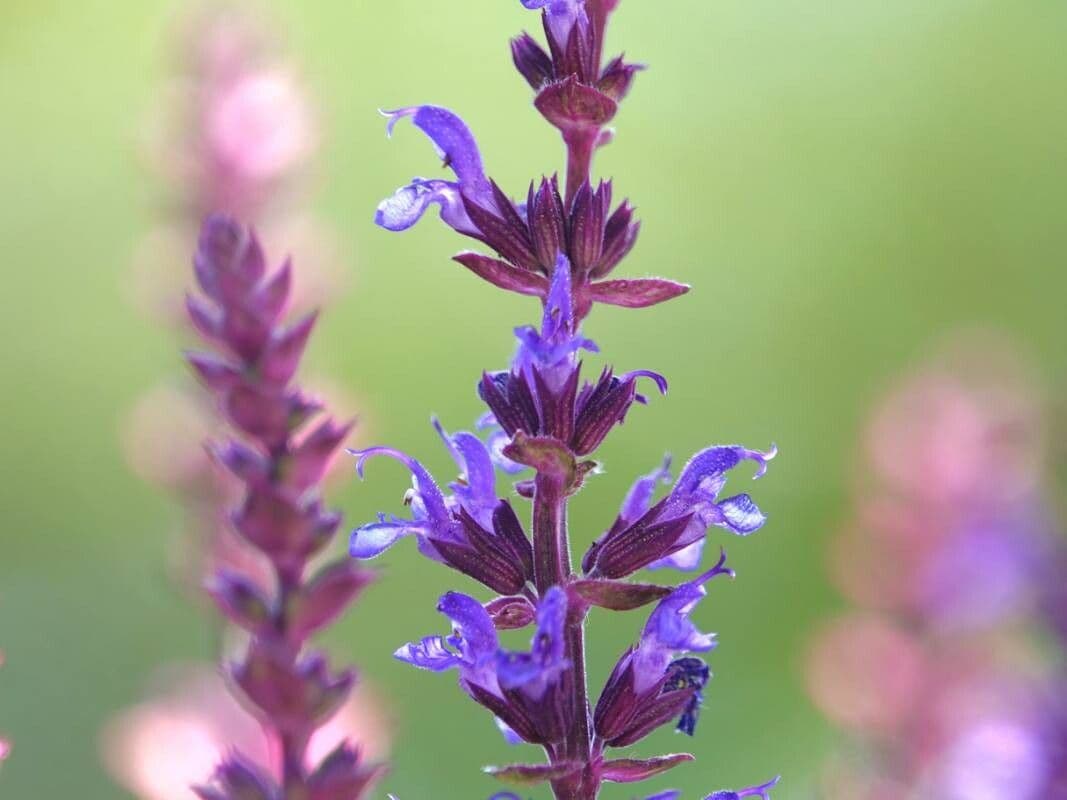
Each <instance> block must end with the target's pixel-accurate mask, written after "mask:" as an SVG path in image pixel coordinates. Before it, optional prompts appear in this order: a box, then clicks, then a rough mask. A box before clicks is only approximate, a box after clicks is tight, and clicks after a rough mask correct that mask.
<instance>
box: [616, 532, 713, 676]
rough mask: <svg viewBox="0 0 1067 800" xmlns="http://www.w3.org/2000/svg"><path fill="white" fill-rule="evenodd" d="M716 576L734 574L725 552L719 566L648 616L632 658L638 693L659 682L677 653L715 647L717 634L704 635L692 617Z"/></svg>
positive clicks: (675, 593) (678, 592) (661, 602)
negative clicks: (728, 564) (706, 587)
mask: <svg viewBox="0 0 1067 800" xmlns="http://www.w3.org/2000/svg"><path fill="white" fill-rule="evenodd" d="M717 575H729V576H731V577H732V576H733V571H732V570H730V569H728V568H727V567H726V554H725V552H724V553H723V554H722V555H721V557H720V558H719V563H717V564H716V565H715V566H714V567H712V568H711V569H710V570H708V571H707V572H705V573H704V574H703V575H701V576H699V577H698V578H696V579H695V580H692V581H689V582H688V583H683V584H682V585H681V586H679V587H678V588H677V589H675V590H674V591H673V592H671V593H670V594H669V595H667V596H666V597H665V598H663V599H662V600H660V602H659V604H658V605H657V606H656V608H655V610H654V611H653V612H652V614H651V615H649V618H648V622H647V623H646V624H645V629H644V631H643V632H642V634H641V643H640V644H639V645H638V647H637V649H636V650H635V651H634V655H633V659H634V677H635V685H636V686H637V690H638V691H644V690H645V689H646V688H647V687H648V686H650V685H652V684H653V683H655V682H656V681H658V680H659V679H660V678H661V677H662V676H663V674H664V672H665V671H666V669H667V666H668V665H669V664H670V663H671V661H673V660H674V656H675V654H676V653H678V652H682V651H684V652H690V653H702V652H707V651H708V650H712V649H714V648H715V634H713V633H702V632H701V631H700V630H698V629H697V627H696V625H694V624H693V622H692V621H691V620H690V619H689V615H690V614H691V613H692V612H693V609H694V608H696V605H697V603H699V602H700V600H701V599H703V598H704V597H705V595H707V590H705V588H704V584H705V583H707V582H708V581H709V580H711V579H712V578H714V577H715V576H717Z"/></svg>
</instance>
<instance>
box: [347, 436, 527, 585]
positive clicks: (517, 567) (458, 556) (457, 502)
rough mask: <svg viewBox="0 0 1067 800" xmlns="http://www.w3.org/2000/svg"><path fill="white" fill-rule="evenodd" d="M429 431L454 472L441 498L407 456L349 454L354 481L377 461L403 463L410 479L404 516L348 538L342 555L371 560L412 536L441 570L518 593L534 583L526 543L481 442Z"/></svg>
mask: <svg viewBox="0 0 1067 800" xmlns="http://www.w3.org/2000/svg"><path fill="white" fill-rule="evenodd" d="M434 426H435V428H436V429H437V431H438V433H439V434H440V435H441V438H442V439H443V440H444V442H445V444H446V446H447V447H448V450H449V453H450V454H451V455H452V457H453V458H454V459H455V461H456V463H457V465H458V466H459V468H460V477H459V480H457V481H455V482H453V483H451V484H450V485H449V488H451V489H452V491H453V494H451V495H449V496H447V497H446V496H445V495H444V494H443V493H442V491H441V489H440V487H439V486H438V485H437V482H436V481H434V479H433V476H431V475H430V473H429V472H428V471H427V470H426V468H425V467H423V466H422V464H420V463H419V462H418V461H416V460H415V459H414V458H411V457H410V456H408V455H405V454H404V453H401V452H400V451H398V450H394V449H392V448H389V447H372V448H369V449H367V450H362V451H358V452H354V454H355V455H356V456H358V461H357V462H356V468H357V470H358V471H359V474H360V476H361V477H362V476H363V469H364V466H365V464H366V462H367V460H368V459H369V458H371V457H373V456H378V455H384V456H388V457H390V458H394V459H396V460H397V461H400V462H401V463H402V464H404V465H405V466H406V467H407V468H408V469H409V470H411V474H412V488H411V490H410V491H409V492H408V493H407V495H406V496H405V503H406V504H407V505H408V506H409V507H410V508H411V517H410V518H408V519H402V518H399V517H395V516H392V517H387V516H386V515H384V514H380V515H379V518H378V521H377V522H372V523H369V524H367V525H362V526H360V527H359V528H356V529H355V530H354V531H353V532H352V537H351V541H350V545H349V552H350V553H351V554H352V555H353V556H354V557H356V558H361V559H366V558H375V557H377V556H379V555H381V554H382V553H384V552H385V551H386V550H388V549H389V548H390V547H392V546H393V545H394V544H395V543H396V542H397V541H399V540H400V539H402V538H404V537H406V536H414V537H415V538H416V541H417V542H418V547H419V550H420V552H422V554H423V555H425V556H426V557H428V558H430V559H432V560H434V561H438V562H441V563H443V564H448V565H449V566H450V567H452V568H453V569H456V570H458V571H460V572H463V573H465V574H466V575H469V576H470V577H472V578H474V579H475V580H477V581H480V582H481V583H483V584H485V585H486V586H488V587H489V588H491V589H493V590H495V591H498V592H501V593H502V594H517V593H519V592H521V591H522V590H523V588H524V587H525V585H526V583H527V581H529V580H532V577H533V556H532V552H531V550H530V541H529V539H528V538H527V536H526V533H525V531H524V530H523V529H522V523H521V522H519V519H518V517H517V516H516V515H515V511H514V509H513V508H512V507H511V504H510V503H508V501H506V500H501V499H498V498H497V496H496V489H495V474H494V469H493V461H492V458H491V456H490V454H489V451H488V450H487V449H486V447H485V445H484V444H483V443H482V441H481V440H480V439H479V438H478V437H477V436H475V435H474V434H472V433H467V432H461V433H457V434H455V435H454V436H449V435H448V434H447V433H446V432H445V430H444V428H442V427H441V425H440V423H439V422H437V421H436V420H435V421H434Z"/></svg>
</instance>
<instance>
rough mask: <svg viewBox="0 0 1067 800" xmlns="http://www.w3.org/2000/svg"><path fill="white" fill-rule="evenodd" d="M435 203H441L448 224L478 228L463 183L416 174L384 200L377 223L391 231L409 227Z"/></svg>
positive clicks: (464, 229) (462, 229) (467, 230)
mask: <svg viewBox="0 0 1067 800" xmlns="http://www.w3.org/2000/svg"><path fill="white" fill-rule="evenodd" d="M435 203H436V204H437V205H438V206H440V208H441V219H442V220H443V221H444V223H445V224H446V225H448V226H449V227H451V228H453V229H455V230H457V231H459V232H460V233H465V234H472V233H475V232H476V230H477V229H476V228H475V226H474V223H473V222H471V220H470V217H469V216H467V210H466V209H465V208H464V206H463V199H462V197H461V196H460V190H459V184H457V183H452V182H451V181H443V180H426V179H425V178H415V179H414V180H413V181H412V182H411V183H409V184H408V185H407V186H401V187H400V188H399V189H397V190H396V192H395V193H394V194H393V195H392V196H391V197H387V198H386V199H385V200H382V202H381V203H379V204H378V209H377V211H376V212H375V214H374V224H376V225H378V226H379V227H382V228H385V229H386V230H387V231H394V232H399V231H406V230H407V229H408V228H410V227H412V226H413V225H414V224H415V223H416V222H418V221H419V220H420V219H422V215H423V214H425V213H426V211H427V209H428V208H429V207H430V206H431V205H433V204H435Z"/></svg>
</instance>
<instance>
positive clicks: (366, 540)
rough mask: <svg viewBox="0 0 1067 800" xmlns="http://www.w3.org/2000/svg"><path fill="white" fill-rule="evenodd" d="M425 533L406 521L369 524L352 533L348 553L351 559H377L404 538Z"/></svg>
mask: <svg viewBox="0 0 1067 800" xmlns="http://www.w3.org/2000/svg"><path fill="white" fill-rule="evenodd" d="M425 531H426V528H425V527H423V526H420V525H418V524H417V523H414V522H411V521H408V520H395V521H387V520H381V521H379V522H370V523H368V524H366V525H361V526H360V527H358V528H356V529H355V530H354V531H352V538H351V540H350V542H349V545H348V552H349V553H350V554H351V555H352V557H353V558H377V557H378V556H380V555H381V554H382V553H384V552H385V551H386V550H388V549H389V548H390V547H392V546H393V545H394V544H396V543H397V542H398V541H400V540H401V539H402V538H404V537H405V536H413V535H415V534H419V533H425Z"/></svg>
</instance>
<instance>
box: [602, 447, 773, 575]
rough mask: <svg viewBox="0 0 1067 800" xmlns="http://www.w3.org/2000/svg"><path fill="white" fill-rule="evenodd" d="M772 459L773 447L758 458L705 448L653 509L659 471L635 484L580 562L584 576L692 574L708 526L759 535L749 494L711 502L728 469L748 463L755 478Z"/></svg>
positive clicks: (739, 450) (759, 521)
mask: <svg viewBox="0 0 1067 800" xmlns="http://www.w3.org/2000/svg"><path fill="white" fill-rule="evenodd" d="M776 454H777V450H776V449H774V448H771V450H769V451H768V452H766V453H762V452H759V451H756V450H748V449H746V448H743V447H739V446H736V445H734V446H730V447H710V448H708V449H707V450H703V451H701V452H700V453H697V454H696V455H695V456H693V458H692V459H690V460H689V463H688V464H686V466H685V469H683V470H682V474H681V475H680V476H679V478H678V480H677V482H676V483H675V485H674V488H673V489H672V490H671V492H670V494H669V495H667V496H666V497H665V498H663V500H661V501H660V502H658V503H656V504H655V505H654V506H653V505H652V504H651V496H652V485H654V484H655V482H656V480H662V479H663V477H664V473H663V471H658V472H656V473H652V475H651V476H645V477H644V478H641V479H639V480H638V482H637V483H636V484H635V485H634V487H633V488H631V490H630V494H629V495H627V498H626V501H625V502H624V503H623V506H622V508H621V509H620V511H619V516H618V517H617V518H616V520H615V524H614V525H612V527H611V528H610V529H609V530H608V532H607V533H605V534H604V535H603V536H602V537H600V538H599V539H597V540H596V541H595V542H594V543H593V545H592V547H590V549H589V551H588V552H587V553H586V554H585V557H584V558H583V559H582V566H583V568H584V569H585V571H586V574H588V575H591V576H593V577H598V576H604V577H608V578H621V577H625V576H626V575H629V574H631V573H633V572H636V571H637V570H639V569H641V568H642V567H653V568H658V567H674V568H676V569H683V570H691V569H695V568H696V567H697V565H698V564H699V563H700V556H701V553H702V550H703V545H704V536H705V534H706V533H707V531H708V529H709V528H710V527H712V526H717V527H721V528H726V529H727V530H729V531H731V532H732V533H735V534H737V535H739V536H747V535H749V534H750V533H753V532H754V531H757V530H759V529H760V528H761V527H762V526H763V523H764V521H765V519H766V518H765V517H764V515H763V512H761V511H760V510H759V508H758V507H757V506H756V504H755V503H754V502H753V500H752V498H751V497H749V495H747V494H738V495H734V496H733V497H728V498H726V499H725V500H718V499H717V498H718V494H719V492H720V491H721V490H722V487H723V486H724V485H725V484H726V473H727V472H728V471H729V470H731V469H733V468H734V467H736V466H737V465H738V464H740V463H741V462H742V461H744V460H751V461H754V462H755V463H756V464H757V465H758V469H757V471H756V476H755V477H756V478H759V477H761V476H762V475H764V474H765V473H766V471H767V462H768V461H770V460H771V459H772V458H774V456H775V455H776Z"/></svg>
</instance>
